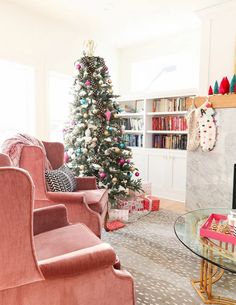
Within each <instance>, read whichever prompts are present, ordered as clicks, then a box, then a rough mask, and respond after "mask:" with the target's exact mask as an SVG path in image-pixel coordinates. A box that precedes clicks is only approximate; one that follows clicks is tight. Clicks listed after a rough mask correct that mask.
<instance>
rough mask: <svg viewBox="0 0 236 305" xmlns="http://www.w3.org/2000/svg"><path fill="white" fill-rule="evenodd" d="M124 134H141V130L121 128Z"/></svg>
mask: <svg viewBox="0 0 236 305" xmlns="http://www.w3.org/2000/svg"><path fill="white" fill-rule="evenodd" d="M123 133H124V134H143V130H123Z"/></svg>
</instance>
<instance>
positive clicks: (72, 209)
mask: <svg viewBox="0 0 236 305" xmlns="http://www.w3.org/2000/svg"><path fill="white" fill-rule="evenodd" d="M43 144H44V147H45V151H46V156H47V159H48V160H49V162H50V164H51V166H52V168H53V169H57V168H59V167H60V166H61V165H63V164H64V145H63V144H62V143H57V142H43ZM19 165H20V167H21V168H24V169H26V170H27V171H28V172H29V173H30V175H31V177H32V179H33V182H34V184H35V208H41V207H45V206H49V205H54V204H58V203H63V204H65V205H66V207H67V211H68V217H69V221H70V222H71V223H77V222H82V223H84V224H86V225H87V226H88V227H89V228H90V229H91V230H92V231H93V232H94V233H95V234H96V235H97V236H99V237H100V236H101V231H102V226H106V216H107V210H108V192H107V190H98V189H97V185H96V179H95V177H77V183H78V187H77V190H76V191H75V192H70V193H69V192H49V191H47V188H46V182H45V174H44V173H45V155H44V153H43V151H42V149H41V148H40V147H38V146H29V145H27V146H24V147H23V148H22V151H21V157H20V164H19Z"/></svg>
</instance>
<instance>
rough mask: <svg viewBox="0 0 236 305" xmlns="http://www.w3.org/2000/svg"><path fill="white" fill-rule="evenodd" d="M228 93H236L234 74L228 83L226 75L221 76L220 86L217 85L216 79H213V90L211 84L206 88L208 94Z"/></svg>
mask: <svg viewBox="0 0 236 305" xmlns="http://www.w3.org/2000/svg"><path fill="white" fill-rule="evenodd" d="M228 93H236V75H235V74H234V76H233V77H232V79H231V82H230V83H229V80H228V78H227V76H225V77H223V79H222V81H221V83H220V87H219V85H218V82H217V80H216V81H215V84H214V90H212V86H209V89H208V95H213V94H222V95H224V94H228Z"/></svg>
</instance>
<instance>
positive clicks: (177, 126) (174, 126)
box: [152, 116, 187, 131]
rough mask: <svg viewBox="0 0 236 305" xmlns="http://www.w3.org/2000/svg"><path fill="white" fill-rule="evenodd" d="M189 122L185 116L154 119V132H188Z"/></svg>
mask: <svg viewBox="0 0 236 305" xmlns="http://www.w3.org/2000/svg"><path fill="white" fill-rule="evenodd" d="M186 129H187V122H186V119H185V117H183V116H165V117H155V118H152V130H179V131H180V130H186Z"/></svg>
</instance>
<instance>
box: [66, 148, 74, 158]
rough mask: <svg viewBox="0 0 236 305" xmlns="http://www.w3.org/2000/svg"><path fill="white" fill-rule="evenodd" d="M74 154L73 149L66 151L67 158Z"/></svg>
mask: <svg viewBox="0 0 236 305" xmlns="http://www.w3.org/2000/svg"><path fill="white" fill-rule="evenodd" d="M73 152H74V149H73V148H69V149H68V151H67V154H68V156H69V157H70V156H71V155H72V154H73Z"/></svg>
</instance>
